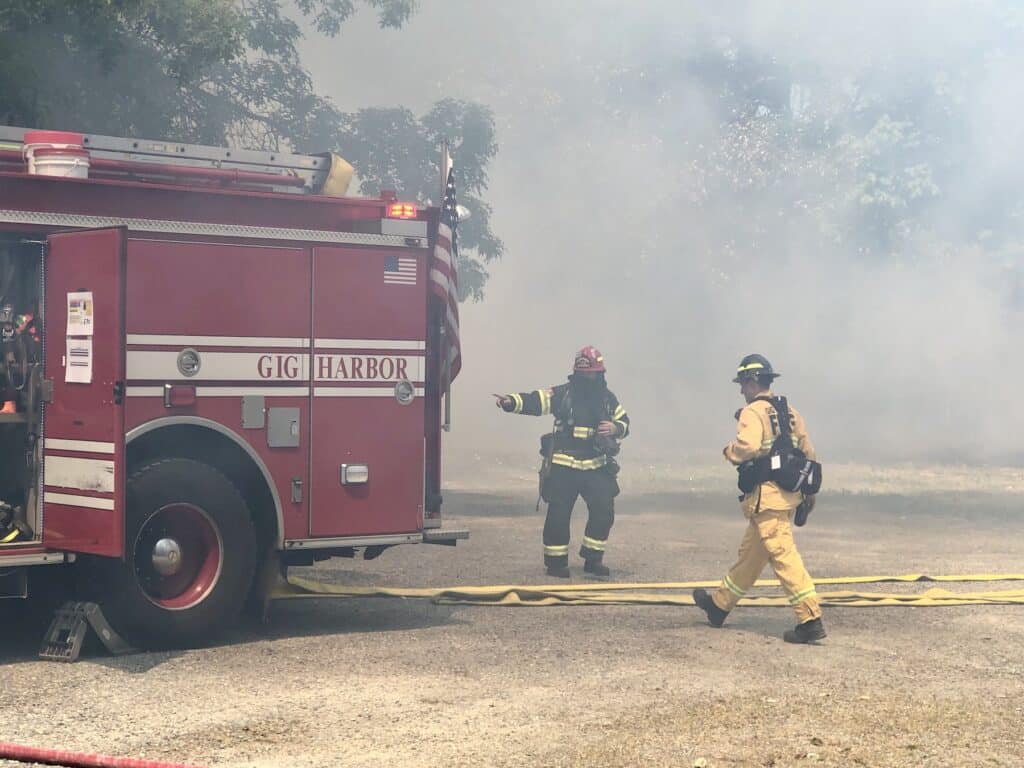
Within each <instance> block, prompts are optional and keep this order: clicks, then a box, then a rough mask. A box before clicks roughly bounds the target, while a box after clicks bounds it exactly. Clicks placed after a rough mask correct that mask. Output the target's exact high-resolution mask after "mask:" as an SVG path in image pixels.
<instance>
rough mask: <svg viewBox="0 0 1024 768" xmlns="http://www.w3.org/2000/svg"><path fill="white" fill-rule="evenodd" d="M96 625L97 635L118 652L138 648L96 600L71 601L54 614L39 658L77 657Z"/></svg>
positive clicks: (108, 648)
mask: <svg viewBox="0 0 1024 768" xmlns="http://www.w3.org/2000/svg"><path fill="white" fill-rule="evenodd" d="M89 627H92V629H93V631H94V632H95V633H96V636H97V637H99V639H100V641H101V642H102V643H103V645H104V646H105V647H106V649H107V650H108V651H110V652H111V653H112V654H114V655H115V656H120V655H122V654H125V653H132V652H133V651H135V649H134V648H132V647H131V646H130V645H128V643H126V642H125V641H124V639H123V638H122V637H121V636H120V635H119V634H117V632H115V631H114V630H113V629H112V628H111V626H110V624H108V623H107V620H106V618H104V616H103V611H101V610H100V607H99V606H98V605H96V603H81V602H75V601H69V602H67V603H64V605H62V606H61V607H60V608H58V609H57V612H56V613H55V614H54V615H53V621H51V622H50V628H49V629H48V630H46V636H45V637H44V638H43V644H42V646H40V648H39V658H40V659H46V660H48V661H67V662H71V661H75V660H76V659H78V656H79V654H80V653H81V652H82V646H83V645H84V644H85V636H86V633H87V632H88V631H89Z"/></svg>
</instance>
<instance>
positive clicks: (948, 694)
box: [0, 484, 1024, 768]
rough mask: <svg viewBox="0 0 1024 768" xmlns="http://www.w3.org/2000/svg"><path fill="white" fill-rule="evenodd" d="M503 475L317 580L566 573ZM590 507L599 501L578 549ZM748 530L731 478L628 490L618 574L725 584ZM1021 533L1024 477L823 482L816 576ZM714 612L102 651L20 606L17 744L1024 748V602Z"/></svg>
mask: <svg viewBox="0 0 1024 768" xmlns="http://www.w3.org/2000/svg"><path fill="white" fill-rule="evenodd" d="M506 487H508V488H510V489H508V490H495V489H489V490H488V489H481V490H479V491H474V492H470V491H466V490H464V491H462V492H458V493H449V495H448V499H447V502H446V509H447V514H448V515H449V516H450V517H452V518H455V519H457V522H458V523H460V524H465V525H468V526H469V527H470V528H471V529H472V532H473V533H472V538H471V539H470V540H469V541H468V542H463V543H460V544H459V546H458V548H457V549H456V550H451V549H449V548H446V547H430V546H420V547H404V548H397V549H394V550H391V551H389V552H387V553H385V554H384V555H383V556H382V557H381V558H380V559H378V560H375V561H371V562H363V561H358V560H355V561H354V560H334V561H330V562H327V563H321V564H319V565H318V566H317V567H315V568H312V569H300V570H298V571H297V572H299V573H301V574H303V575H307V576H314V577H316V578H320V579H323V580H325V581H332V582H342V583H351V584H361V585H370V584H379V585H392V586H443V585H455V584H461V585H466V584H474V585H477V584H516V583H518V584H537V583H544V582H545V581H546V579H545V578H544V576H543V572H542V570H541V568H540V559H541V553H540V541H539V537H540V526H541V522H542V519H541V516H540V515H539V514H538V513H535V512H534V511H533V502H534V500H533V498H532V496H531V493H532V489H531V488H530V487H529V486H528V485H520V486H518V488H514V489H513V488H511V486H508V484H506ZM583 522H584V514H583V509H582V508H580V509H579V510H578V511H577V515H576V519H575V520H574V526H573V530H574V534H573V535H574V541H576V542H578V541H579V540H580V538H581V537H582V526H583ZM743 526H744V522H743V520H742V518H741V517H740V514H739V512H738V509H737V507H736V505H735V502H734V497H733V496H732V495H731V493H730V492H728V491H726V490H723V491H721V492H715V493H710V492H684V491H680V492H673V493H658V492H653V491H645V492H643V493H641V492H640V491H639V490H638V489H634V490H633V492H631V493H630V492H626V493H624V494H623V496H622V497H621V498H620V503H619V517H618V520H617V522H616V526H615V529H614V530H613V533H612V542H611V544H612V545H611V549H610V551H609V554H608V562H609V564H610V565H611V566H612V567H613V578H614V579H615V580H617V581H672V580H690V579H713V578H718V577H719V576H720V575H721V573H722V571H723V569H725V568H726V567H728V565H729V564H730V563H731V561H732V558H733V555H734V553H735V549H736V546H737V545H738V543H739V539H740V536H741V535H742V531H743ZM1022 534H1024V516H1022V515H1021V514H1020V495H1019V493H1018V492H1017V491H1016V489H1014V490H1013V491H1012V492H1010V491H1000V492H997V493H984V492H978V491H972V492H971V493H963V494H961V493H957V492H955V490H954V491H950V490H948V489H944V490H943V492H942V493H936V494H929V493H916V494H915V495H913V496H898V495H879V494H863V493H856V494H854V493H833V494H830V495H824V496H823V497H822V499H821V500H820V503H819V505H818V509H817V510H816V512H815V517H814V518H813V519H812V521H811V524H810V525H809V526H808V527H807V528H806V529H803V530H801V531H799V535H798V538H799V544H800V548H801V551H802V552H803V554H804V557H805V560H806V561H807V563H808V566H809V568H810V570H811V572H812V574H814V575H816V576H846V575H877V574H888V573H907V572H926V573H932V574H955V573H977V572H1021V571H1024V536H1022ZM572 565H573V570H574V580H575V581H581V582H582V581H584V579H583V573H582V570H581V569H580V567H579V563H578V561H577V560H576V558H575V557H574V562H573V563H572ZM1007 586H1008V585H1006V584H998V583H997V584H994V585H992V587H991V588H992V589H999V588H1005V587H1007ZM909 588H911V589H912V588H914V587H909ZM950 588H952V589H964V590H967V589H973V588H976V587H972V586H971V585H951V587H950ZM870 589H876V587H870ZM877 589H879V590H884V591H897V589H898V588H897V587H895V586H893V587H889V586H887V585H883V586H879V587H877ZM701 618H702V616H701V614H699V613H698V612H697V611H696V609H693V608H685V607H680V608H673V607H626V606H581V607H556V608H500V607H465V606H459V607H445V606H435V605H431V604H430V603H428V602H424V601H401V600H380V599H378V600H341V599H324V600H319V599H318V600H293V601H285V602H280V603H277V604H275V605H274V607H273V610H272V611H271V617H270V623H269V624H268V625H267V626H257V625H255V624H244V625H242V626H239V627H237V628H235V629H233V630H232V631H231V632H230V633H229V634H228V636H227V637H226V638H224V640H223V642H222V643H220V644H218V645H216V646H214V647H209V648H204V649H198V650H190V651H181V652H174V653H143V654H138V655H133V656H129V657H122V658H112V657H109V656H106V655H104V654H102V653H100V652H98V651H91V652H90V653H89V654H88V655H87V656H86V657H85V658H84V659H82V660H81V661H79V662H78V663H76V664H73V665H61V664H54V663H44V662H40V661H37V660H35V658H34V652H35V648H36V646H37V644H38V641H39V639H40V637H41V635H42V632H43V629H44V628H45V617H40V616H34V615H32V614H31V613H26V612H25V611H24V610H22V609H21V607H20V606H16V605H11V604H9V603H8V604H3V605H0V626H2V627H3V630H2V636H0V711H2V712H3V715H4V729H3V735H2V737H0V739H2V740H7V741H11V742H15V743H21V744H29V745H34V746H49V747H62V748H67V749H74V750H81V751H89V752H101V753H107V754H117V755H126V756H133V757H145V758H149V759H160V760H171V761H180V762H185V763H191V764H197V765H206V766H219V767H221V768H232V767H235V766H239V767H240V766H258V767H262V766H379V765H400V766H434V765H446V766H570V765H573V766H575V765H580V766H583V765H586V766H590V765H602V766H637V765H644V766H662V765H664V766H701V765H707V766H790V765H794V766H796V765H812V764H813V765H829V766H856V765H864V766H973V765H984V766H1020V765H1024V745H1022V744H1024V737H1022V735H1021V734H1022V733H1024V697H1022V690H1024V686H1022V672H1024V656H1022V652H1021V648H1022V647H1024V609H1022V608H1020V607H962V608H860V609H855V608H844V609H839V608H837V609H831V610H827V612H826V615H825V622H826V626H827V629H828V631H829V638H828V640H827V641H825V642H824V643H823V644H821V645H820V646H817V647H794V646H789V645H786V644H784V643H783V642H782V640H781V634H782V632H783V631H784V630H785V629H787V628H788V627H790V626H791V625H792V623H793V616H792V614H791V613H790V611H789V610H788V609H782V608H761V609H752V608H748V609H741V610H738V611H737V612H736V613H735V614H734V616H733V617H732V618H731V619H730V621H729V623H728V624H727V627H726V628H724V629H721V630H716V629H713V628H711V627H709V626H707V625H706V624H705V623H703V622H702V621H701ZM0 765H3V766H6V765H9V764H8V763H4V762H3V761H0Z"/></svg>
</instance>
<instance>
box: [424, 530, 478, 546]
mask: <svg viewBox="0 0 1024 768" xmlns="http://www.w3.org/2000/svg"><path fill="white" fill-rule="evenodd" d="M468 538H469V530H468V529H466V528H427V529H426V530H425V531H423V543H424V544H443V545H444V546H446V547H454V546H455V542H457V541H458V540H459V539H468Z"/></svg>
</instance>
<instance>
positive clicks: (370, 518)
mask: <svg viewBox="0 0 1024 768" xmlns="http://www.w3.org/2000/svg"><path fill="white" fill-rule="evenodd" d="M351 175H352V169H351V166H349V165H348V164H347V163H345V162H344V161H343V160H342V159H341V158H339V157H337V156H335V155H331V154H325V155H295V154H284V153H271V152H256V151H245V150H237V149H223V148H214V147H202V146H193V145H184V144H176V143H172V142H162V141H143V140H134V139H123V138H116V137H107V136H97V135H82V134H68V133H63V132H52V131H27V130H26V129H22V128H8V127H0V597H26V596H27V595H28V586H29V583H30V579H29V578H28V577H29V575H30V573H32V572H33V571H32V569H33V568H38V567H43V566H60V567H64V568H69V569H73V579H74V583H75V586H76V589H77V590H78V591H79V593H80V594H81V595H82V596H83V597H85V598H86V599H89V600H92V601H95V602H97V603H98V604H99V605H100V606H101V607H102V609H103V611H104V614H105V616H106V618H107V620H108V621H109V622H110V624H111V625H112V626H113V627H114V629H116V630H117V631H118V632H119V633H121V634H122V635H123V636H124V637H125V638H126V639H127V640H128V641H129V642H131V643H133V644H135V645H136V646H138V647H153V646H161V645H181V644H194V643H199V642H202V641H204V640H206V639H207V638H209V637H210V636H212V634H214V633H215V632H216V630H217V629H219V628H221V627H222V626H224V625H225V623H227V622H228V621H230V620H231V619H232V618H233V617H234V616H235V615H236V614H237V613H238V611H239V610H240V609H241V607H242V605H243V603H244V601H245V600H246V598H247V596H248V595H249V594H250V591H251V590H252V588H253V585H254V583H255V582H258V581H259V579H258V578H257V574H258V573H261V572H266V571H267V570H268V569H277V568H278V567H287V566H288V565H295V564H311V563H312V562H313V561H314V560H318V559H323V558H326V557H330V556H339V555H340V556H353V555H355V554H357V553H361V554H362V555H363V556H364V557H366V558H373V557H376V556H377V555H379V554H380V553H381V552H382V551H383V550H384V549H386V548H389V547H391V546H394V545H397V544H407V543H424V542H426V543H441V544H449V545H452V544H454V543H455V542H456V540H458V539H461V538H465V537H466V536H467V535H468V534H467V532H466V531H463V530H454V529H451V530H450V529H446V528H444V527H443V526H442V525H441V461H440V454H441V432H442V429H443V428H444V427H445V425H444V424H443V423H442V422H443V420H444V418H445V417H444V409H443V400H444V398H445V396H446V394H447V390H448V389H449V388H450V379H451V369H450V365H449V363H448V361H449V360H450V356H449V354H448V351H447V348H446V345H450V344H451V340H450V338H447V337H446V334H445V329H444V322H445V317H446V312H447V309H448V304H447V302H446V301H445V300H443V299H441V298H440V297H439V296H438V295H435V293H434V292H433V291H432V290H431V286H430V271H431V269H432V267H433V260H434V259H435V258H436V256H435V245H436V241H437V231H438V225H439V211H438V209H437V208H436V207H434V208H426V209H424V208H421V207H417V206H414V205H410V204H404V203H400V202H398V201H397V200H396V199H395V198H394V196H393V195H389V194H387V193H384V194H383V195H382V196H381V197H378V198H372V199H367V198H356V197H347V196H344V195H345V194H346V189H347V186H348V184H349V181H350V179H351Z"/></svg>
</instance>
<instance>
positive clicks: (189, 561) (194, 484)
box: [83, 458, 257, 648]
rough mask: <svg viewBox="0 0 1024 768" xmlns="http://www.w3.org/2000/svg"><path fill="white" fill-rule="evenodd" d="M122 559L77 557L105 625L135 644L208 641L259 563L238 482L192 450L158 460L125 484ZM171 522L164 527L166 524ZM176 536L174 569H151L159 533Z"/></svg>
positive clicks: (230, 616)
mask: <svg viewBox="0 0 1024 768" xmlns="http://www.w3.org/2000/svg"><path fill="white" fill-rule="evenodd" d="M125 502H126V503H125V506H126V518H127V519H126V521H125V559H124V561H121V560H115V559H110V558H89V559H88V561H87V562H86V563H83V565H84V566H85V568H86V570H88V571H91V573H90V574H88V575H87V576H86V580H87V581H91V588H92V591H93V593H94V594H95V598H94V599H96V600H97V602H99V603H100V606H101V607H102V609H103V613H104V615H105V616H106V618H107V620H108V621H109V622H110V624H111V626H112V627H113V628H114V629H115V630H116V631H117V632H118V633H119V634H120V635H121V636H122V637H124V638H125V639H126V640H127V641H128V642H129V643H131V644H132V645H134V646H136V647H138V648H166V647H190V646H196V645H202V644H205V643H208V642H209V641H210V640H212V639H213V638H215V637H216V635H217V634H218V632H220V631H221V630H223V629H224V628H225V627H227V626H228V625H230V624H231V623H232V622H233V621H234V620H235V619H236V618H237V616H238V614H239V612H240V611H241V609H242V606H243V605H244V603H245V598H246V594H247V593H248V591H249V587H250V586H251V584H252V579H253V573H254V571H255V567H256V551H257V546H256V534H255V530H254V528H253V523H252V516H251V514H250V511H249V508H248V506H247V505H246V503H245V500H244V499H243V498H242V496H241V494H240V493H239V492H238V489H237V488H235V486H234V485H233V484H232V483H231V481H230V480H228V478H227V477H225V476H224V475H223V474H221V473H220V472H219V471H217V470H216V469H214V468H213V467H210V466H208V465H206V464H203V463H200V462H198V461H193V460H191V459H179V458H174V459H161V460H158V461H154V462H152V463H149V464H146V465H145V466H143V467H142V468H140V469H139V470H138V471H137V472H135V473H134V474H132V475H131V476H130V477H129V478H128V481H127V484H126V487H125ZM168 529H170V533H168ZM168 540H171V541H173V542H175V543H177V544H178V545H179V554H178V555H177V559H176V562H177V563H178V564H179V565H178V567H179V568H180V570H179V571H178V572H176V573H174V574H173V575H171V576H167V575H162V574H161V573H159V572H158V569H157V567H156V561H155V560H154V557H153V552H154V549H155V542H156V541H168Z"/></svg>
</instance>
